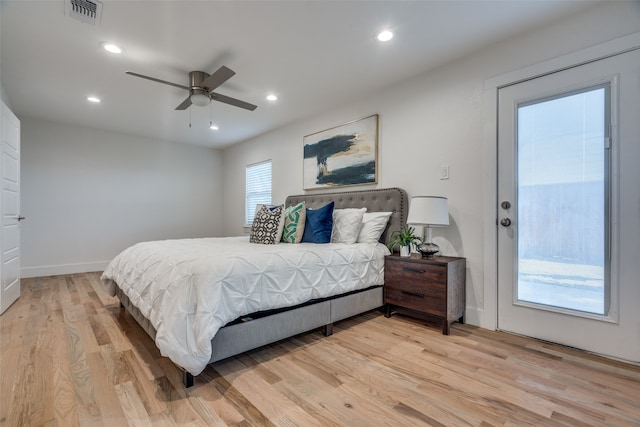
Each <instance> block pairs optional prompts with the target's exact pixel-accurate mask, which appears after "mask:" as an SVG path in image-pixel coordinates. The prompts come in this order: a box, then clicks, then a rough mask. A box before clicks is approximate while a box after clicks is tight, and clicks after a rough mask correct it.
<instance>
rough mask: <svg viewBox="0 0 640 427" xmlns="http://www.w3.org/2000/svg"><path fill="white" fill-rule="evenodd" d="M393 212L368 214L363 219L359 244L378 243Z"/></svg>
mask: <svg viewBox="0 0 640 427" xmlns="http://www.w3.org/2000/svg"><path fill="white" fill-rule="evenodd" d="M392 213H393V212H367V213H365V214H364V215H363V217H362V227H361V228H360V234H359V235H358V239H357V242H358V243H378V240H380V236H382V233H383V232H384V229H385V228H386V227H387V222H389V218H391V214H392Z"/></svg>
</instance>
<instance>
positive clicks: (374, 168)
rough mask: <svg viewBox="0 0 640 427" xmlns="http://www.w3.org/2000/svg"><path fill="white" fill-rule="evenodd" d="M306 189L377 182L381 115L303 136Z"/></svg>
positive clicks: (303, 169)
mask: <svg viewBox="0 0 640 427" xmlns="http://www.w3.org/2000/svg"><path fill="white" fill-rule="evenodd" d="M303 144H304V159H303V165H302V173H303V188H304V189H305V190H314V189H318V188H326V187H341V186H346V185H363V184H376V183H377V182H378V115H377V114H374V115H372V116H369V117H365V118H364V119H360V120H355V121H353V122H349V123H345V124H343V125H340V126H336V127H333V128H330V129H327V130H323V131H320V132H316V133H312V134H311V135H307V136H305V137H304V138H303Z"/></svg>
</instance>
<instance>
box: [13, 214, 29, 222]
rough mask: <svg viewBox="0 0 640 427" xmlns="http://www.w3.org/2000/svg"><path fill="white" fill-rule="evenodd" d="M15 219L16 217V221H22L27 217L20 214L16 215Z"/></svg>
mask: <svg viewBox="0 0 640 427" xmlns="http://www.w3.org/2000/svg"><path fill="white" fill-rule="evenodd" d="M16 219H17V220H18V221H22V220H23V219H27V218H25V217H23V216H22V215H18V216H17V217H16Z"/></svg>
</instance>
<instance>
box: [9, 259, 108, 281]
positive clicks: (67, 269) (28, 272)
mask: <svg viewBox="0 0 640 427" xmlns="http://www.w3.org/2000/svg"><path fill="white" fill-rule="evenodd" d="M108 264H109V261H98V262H87V263H79V264H62V265H43V266H40V267H22V268H21V269H20V277H22V278H25V279H26V278H29V277H44V276H59V275H61V274H74V273H90V272H94V271H104V269H105V268H107V265H108Z"/></svg>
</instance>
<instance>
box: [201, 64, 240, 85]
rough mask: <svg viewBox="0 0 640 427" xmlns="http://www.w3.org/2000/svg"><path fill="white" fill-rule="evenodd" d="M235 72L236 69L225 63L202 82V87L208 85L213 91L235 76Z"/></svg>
mask: <svg viewBox="0 0 640 427" xmlns="http://www.w3.org/2000/svg"><path fill="white" fill-rule="evenodd" d="M235 73H236V72H235V71H233V70H232V69H230V68H227V67H225V66H224V65H223V66H222V67H220V68H218V70H217V71H216V72H215V73H213V74H211V75H210V76H209V77H207V78H206V79H205V80H204V81H203V82H202V87H206V88H207V89H209V91H212V90H214V89H215V88H217V87H218V86H220V85H221V84H222V83H224V82H226V81H227V80H229V79H230V78H231V77H233V75H234V74H235Z"/></svg>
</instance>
